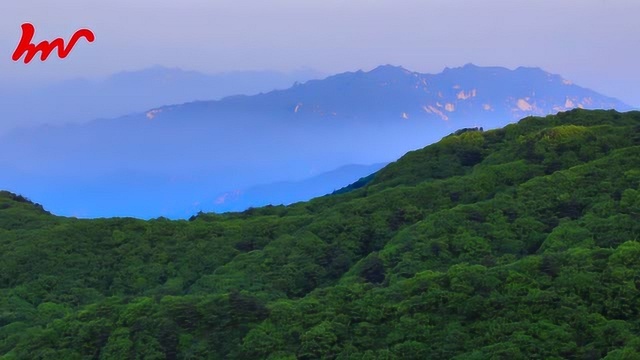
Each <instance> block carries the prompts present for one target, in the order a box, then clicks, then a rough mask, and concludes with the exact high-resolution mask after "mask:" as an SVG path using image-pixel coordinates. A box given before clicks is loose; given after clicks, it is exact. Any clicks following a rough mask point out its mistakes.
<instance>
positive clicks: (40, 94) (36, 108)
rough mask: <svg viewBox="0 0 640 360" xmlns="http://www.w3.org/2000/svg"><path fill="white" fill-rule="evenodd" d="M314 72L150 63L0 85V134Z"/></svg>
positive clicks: (260, 88)
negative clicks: (103, 74)
mask: <svg viewBox="0 0 640 360" xmlns="http://www.w3.org/2000/svg"><path fill="white" fill-rule="evenodd" d="M320 76H321V74H320V73H318V72H316V71H313V70H300V71H294V72H291V73H282V72H276V71H235V72H227V73H218V74H204V73H201V72H197V71H186V70H182V69H179V68H167V67H162V66H154V67H151V68H147V69H142V70H136V71H123V72H120V73H117V74H114V75H112V76H109V77H107V78H105V79H102V80H87V79H75V80H68V81H60V82H56V83H53V84H49V85H42V86H29V87H27V88H20V87H18V89H16V87H15V86H5V87H3V86H2V85H0V95H1V96H0V116H1V117H2V118H3V119H5V120H4V121H3V124H0V132H3V131H6V130H8V129H9V128H10V127H14V126H25V125H29V126H31V125H34V124H43V123H48V124H64V123H78V122H87V121H90V120H93V119H97V118H113V117H118V116H123V115H127V114H130V113H135V112H142V111H145V110H147V109H149V108H152V107H154V106H158V105H163V104H178V103H184V102H188V101H194V100H217V99H221V98H223V97H225V96H229V95H236V94H257V93H260V92H264V91H271V90H274V89H285V88H288V87H290V86H291V85H292V84H293V83H295V82H296V81H297V82H300V81H306V80H309V79H316V78H318V77H320Z"/></svg>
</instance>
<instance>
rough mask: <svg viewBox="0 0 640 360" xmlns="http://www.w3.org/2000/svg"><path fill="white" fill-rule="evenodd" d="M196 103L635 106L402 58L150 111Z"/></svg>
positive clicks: (505, 113) (536, 73) (318, 111)
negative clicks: (414, 66) (413, 66)
mask: <svg viewBox="0 0 640 360" xmlns="http://www.w3.org/2000/svg"><path fill="white" fill-rule="evenodd" d="M195 106H201V107H203V106H207V107H208V108H209V109H210V110H211V111H225V110H236V109H243V110H248V109H251V111H255V112H265V111H266V112H279V113H283V114H287V115H289V117H292V118H301V117H305V116H313V117H322V118H335V117H341V118H345V117H346V118H351V119H365V120H366V121H369V120H371V118H372V117H373V118H384V119H404V120H411V119H438V120H443V121H449V120H452V121H453V120H464V119H465V118H468V117H469V116H473V117H474V118H476V119H478V120H482V121H485V122H491V120H494V121H496V122H499V121H505V120H509V121H514V120H517V119H520V118H522V117H525V116H530V115H537V116H539V115H548V114H553V113H557V112H560V111H566V110H570V109H573V108H585V109H600V108H605V109H608V108H615V109H620V110H630V109H631V108H632V107H631V106H629V105H627V104H625V103H623V102H622V101H620V100H617V99H615V98H612V97H608V96H604V95H602V94H599V93H597V92H595V91H593V90H590V89H586V88H583V87H580V86H578V85H575V84H573V83H572V82H571V81H569V80H567V79H564V78H562V77H561V76H560V75H555V74H551V73H549V72H546V71H544V70H542V69H540V68H528V67H519V68H517V69H515V70H509V69H506V68H503V67H480V66H476V65H473V64H467V65H465V66H463V67H459V68H445V70H444V71H443V72H441V73H439V74H421V73H418V72H413V71H410V70H407V69H405V68H403V67H401V66H392V65H382V66H379V67H377V68H375V69H373V70H371V71H368V72H364V71H357V72H346V73H341V74H337V75H333V76H330V77H327V78H326V79H322V80H310V81H307V82H305V83H303V84H296V85H295V86H293V87H292V88H289V89H285V90H278V91H272V92H269V93H265V94H258V95H255V96H232V97H227V98H224V99H222V100H221V101H216V102H205V103H204V104H202V103H200V102H197V104H184V105H178V106H177V107H175V106H169V107H162V108H159V109H154V110H151V112H149V113H147V114H159V113H161V112H164V111H172V110H174V109H176V108H177V109H181V108H185V107H195ZM372 114H374V115H373V116H371V115H372ZM154 117H155V116H154ZM486 125H488V126H497V125H498V124H486Z"/></svg>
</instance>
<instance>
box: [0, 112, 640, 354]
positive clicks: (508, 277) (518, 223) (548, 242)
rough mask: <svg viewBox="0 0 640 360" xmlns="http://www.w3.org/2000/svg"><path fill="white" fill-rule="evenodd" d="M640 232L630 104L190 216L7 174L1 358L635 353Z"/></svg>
mask: <svg viewBox="0 0 640 360" xmlns="http://www.w3.org/2000/svg"><path fill="white" fill-rule="evenodd" d="M24 195H25V196H28V194H24ZM639 236H640V112H628V113H618V112H615V111H587V110H580V109H578V110H572V111H569V112H564V113H559V114H558V115H555V116H548V117H544V118H541V117H529V118H525V119H523V120H521V121H520V122H519V123H517V124H512V125H509V126H506V127H504V128H502V129H497V130H490V131H482V130H481V129H465V130H461V131H458V132H456V133H454V134H452V135H450V136H447V137H445V138H443V139H442V140H441V141H440V142H438V143H435V144H433V145H430V146H427V147H426V148H424V149H421V150H417V151H413V152H410V153H408V154H406V155H405V156H404V157H402V158H401V159H399V160H398V161H396V162H394V163H392V164H390V165H388V166H387V167H385V168H384V169H382V170H380V171H379V172H377V173H376V174H374V175H373V176H371V177H368V178H365V179H362V180H361V181H360V182H358V183H356V184H353V185H352V186H350V187H347V188H345V189H343V190H341V191H338V192H336V193H334V194H332V195H328V196H324V197H321V198H317V199H314V200H312V201H309V202H304V203H297V204H294V205H290V206H267V207H263V208H256V209H249V210H247V211H244V212H242V213H227V214H205V213H200V214H197V215H195V216H193V217H192V218H191V219H189V220H188V221H187V220H184V221H170V220H167V219H164V218H158V219H154V220H150V221H142V220H136V219H131V218H113V219H95V220H79V219H75V218H63V217H57V216H54V215H52V214H50V213H48V212H47V211H46V210H45V209H44V208H43V207H42V206H40V205H38V204H34V203H32V202H30V201H29V200H28V199H26V198H25V197H23V196H19V195H15V194H11V193H8V192H2V193H0V251H1V254H2V261H1V262H0V358H1V359H56V360H57V359H601V358H605V359H607V360H618V359H640V317H639V311H640V242H639Z"/></svg>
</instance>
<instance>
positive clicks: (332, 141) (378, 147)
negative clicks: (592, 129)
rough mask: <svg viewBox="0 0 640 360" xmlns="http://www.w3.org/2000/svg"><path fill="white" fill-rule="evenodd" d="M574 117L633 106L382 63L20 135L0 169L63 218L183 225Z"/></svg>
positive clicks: (6, 146) (529, 77)
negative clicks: (168, 220)
mask: <svg viewBox="0 0 640 360" xmlns="http://www.w3.org/2000/svg"><path fill="white" fill-rule="evenodd" d="M184 91H185V92H187V90H186V89H185V90H184ZM571 108H586V109H595V108H605V109H608V108H614V109H617V110H621V111H623V110H628V109H629V106H628V105H626V104H624V103H622V102H621V101H619V100H616V99H613V98H610V97H607V96H604V95H601V94H598V93H597V92H594V91H592V90H589V89H585V88H582V87H580V86H577V85H575V84H572V83H571V82H570V81H568V80H566V79H563V78H562V77H561V76H558V75H553V74H550V73H547V72H545V71H543V70H541V69H537V68H518V69H515V70H509V69H505V68H500V67H478V66H474V65H471V64H470V65H466V66H464V67H461V68H454V69H445V70H444V71H443V72H442V73H439V74H434V75H431V74H420V73H416V72H412V71H409V70H406V69H404V68H402V67H396V66H389V65H387V66H380V67H378V68H376V69H373V70H371V71H368V72H364V71H358V72H348V73H343V74H338V75H335V76H331V77H328V78H326V79H324V80H311V81H307V82H305V83H297V84H295V85H294V86H293V87H291V88H288V89H286V90H276V91H271V92H268V93H261V94H257V95H253V96H232V97H226V98H224V99H221V100H219V101H196V102H191V103H185V104H182V105H172V106H164V107H158V108H154V109H151V110H148V111H145V112H142V113H139V114H135V115H130V116H126V117H121V118H116V119H110V120H105V119H103V120H96V121H92V122H90V123H86V124H82V125H67V126H49V127H40V128H35V129H23V130H16V131H13V132H11V133H9V134H7V135H5V136H3V137H2V138H0V166H2V168H3V169H7V170H8V171H3V172H2V174H0V185H2V186H1V187H2V188H6V189H9V190H12V191H15V192H19V193H27V194H30V196H31V197H32V198H33V199H34V200H35V201H38V202H42V203H46V204H49V207H50V208H51V209H52V210H53V211H54V212H56V213H58V214H63V215H77V216H113V215H131V216H138V217H153V216H159V215H163V216H170V217H186V216H188V215H190V214H188V212H189V211H190V210H185V209H193V207H194V206H196V205H194V204H198V205H197V206H202V207H203V208H209V206H208V205H207V204H209V205H210V204H212V203H214V202H215V200H216V199H217V198H219V195H220V194H221V193H224V192H227V191H231V190H233V189H248V188H251V187H253V186H255V185H257V184H268V183H274V182H282V181H299V180H301V179H304V178H308V177H310V176H313V175H317V174H321V173H324V172H328V171H331V170H333V169H336V168H338V167H340V166H343V165H346V164H373V163H380V162H387V161H392V160H394V159H396V158H397V157H399V156H400V155H402V154H404V153H405V152H407V151H409V150H412V149H417V148H421V147H423V146H424V145H426V144H430V143H432V142H434V141H436V140H438V139H440V138H441V137H443V136H445V135H447V134H449V133H451V132H453V131H455V130H457V129H460V128H464V127H484V128H493V127H499V126H503V125H505V124H507V123H509V122H512V121H515V120H517V119H519V118H522V117H525V116H528V115H546V114H553V113H556V112H558V111H562V110H567V109H571ZM276 200H277V199H276ZM274 201H275V200H274ZM249 205H250V204H249Z"/></svg>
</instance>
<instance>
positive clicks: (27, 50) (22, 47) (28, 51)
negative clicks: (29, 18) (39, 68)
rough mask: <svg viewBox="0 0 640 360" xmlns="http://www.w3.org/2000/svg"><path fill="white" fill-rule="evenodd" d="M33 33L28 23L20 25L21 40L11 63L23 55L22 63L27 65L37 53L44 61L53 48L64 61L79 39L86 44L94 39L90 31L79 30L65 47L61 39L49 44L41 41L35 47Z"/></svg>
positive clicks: (33, 28) (34, 31)
mask: <svg viewBox="0 0 640 360" xmlns="http://www.w3.org/2000/svg"><path fill="white" fill-rule="evenodd" d="M35 33H36V29H35V27H33V25H31V24H29V23H25V24H22V38H21V39H20V43H18V47H17V48H16V51H14V52H13V57H12V59H13V61H18V60H20V58H21V57H22V56H23V55H24V63H25V64H28V63H29V62H31V60H33V58H34V57H35V56H36V54H37V53H38V52H40V60H41V61H45V60H47V58H48V57H49V55H50V54H51V53H52V52H53V50H54V49H55V48H58V57H60V58H61V59H64V58H66V57H67V56H69V53H71V50H73V47H74V46H76V43H77V42H78V40H80V39H81V38H85V39H86V40H87V41H88V42H93V41H94V40H95V39H96V37H95V35H93V32H92V31H91V30H89V29H80V30H78V31H76V32H75V33H74V34H73V36H71V39H70V40H69V43H68V44H67V46H65V45H64V40H63V39H62V38H57V39H54V40H53V41H51V42H48V41H42V42H41V43H39V44H38V45H35V44H33V43H32V41H33V35H35Z"/></svg>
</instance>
